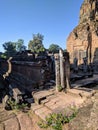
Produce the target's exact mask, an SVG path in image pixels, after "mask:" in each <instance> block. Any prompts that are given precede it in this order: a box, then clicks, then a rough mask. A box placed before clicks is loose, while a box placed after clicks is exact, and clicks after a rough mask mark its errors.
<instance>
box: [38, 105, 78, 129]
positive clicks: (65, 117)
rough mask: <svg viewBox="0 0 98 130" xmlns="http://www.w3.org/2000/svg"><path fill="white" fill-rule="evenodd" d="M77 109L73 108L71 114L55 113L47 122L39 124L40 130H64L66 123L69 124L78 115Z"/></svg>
mask: <svg viewBox="0 0 98 130" xmlns="http://www.w3.org/2000/svg"><path fill="white" fill-rule="evenodd" d="M77 112H78V111H77V109H76V107H71V108H70V111H69V114H68V113H67V112H66V110H65V112H64V113H63V114H62V113H53V114H50V116H49V117H47V118H46V121H45V122H44V121H41V122H39V123H38V125H39V127H40V128H48V127H51V128H52V129H54V130H62V125H63V124H65V123H69V122H70V121H71V120H72V119H73V118H74V117H76V115H77Z"/></svg>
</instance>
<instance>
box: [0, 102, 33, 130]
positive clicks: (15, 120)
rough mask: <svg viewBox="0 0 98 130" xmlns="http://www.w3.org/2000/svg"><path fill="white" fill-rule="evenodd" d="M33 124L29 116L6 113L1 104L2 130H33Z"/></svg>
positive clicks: (0, 119)
mask: <svg viewBox="0 0 98 130" xmlns="http://www.w3.org/2000/svg"><path fill="white" fill-rule="evenodd" d="M32 124H33V123H32V120H31V118H30V117H29V116H28V114H26V113H22V112H19V113H17V114H15V113H13V112H11V111H6V110H4V109H3V107H2V104H0V130H33V125H32Z"/></svg>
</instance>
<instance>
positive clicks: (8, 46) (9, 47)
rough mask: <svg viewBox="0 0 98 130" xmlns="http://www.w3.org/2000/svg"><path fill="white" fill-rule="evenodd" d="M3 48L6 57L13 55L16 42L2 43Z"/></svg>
mask: <svg viewBox="0 0 98 130" xmlns="http://www.w3.org/2000/svg"><path fill="white" fill-rule="evenodd" d="M3 48H4V50H5V55H6V56H7V57H10V56H14V55H15V53H16V43H15V42H11V41H9V42H5V43H4V44H3Z"/></svg>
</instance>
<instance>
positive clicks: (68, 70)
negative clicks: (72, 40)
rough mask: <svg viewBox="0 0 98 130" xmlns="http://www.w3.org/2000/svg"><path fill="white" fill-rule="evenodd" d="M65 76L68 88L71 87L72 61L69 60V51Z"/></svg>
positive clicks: (66, 57)
mask: <svg viewBox="0 0 98 130" xmlns="http://www.w3.org/2000/svg"><path fill="white" fill-rule="evenodd" d="M64 59H65V77H66V89H70V88H71V83H70V61H69V53H68V52H66V54H65V56H64Z"/></svg>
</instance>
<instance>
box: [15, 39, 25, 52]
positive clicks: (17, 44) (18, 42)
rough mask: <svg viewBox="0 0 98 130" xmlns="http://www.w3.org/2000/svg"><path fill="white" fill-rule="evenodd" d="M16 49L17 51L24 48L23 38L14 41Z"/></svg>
mask: <svg viewBox="0 0 98 130" xmlns="http://www.w3.org/2000/svg"><path fill="white" fill-rule="evenodd" d="M16 50H17V51H18V52H20V51H24V50H26V46H25V45H24V40H23V39H18V41H17V42H16Z"/></svg>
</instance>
